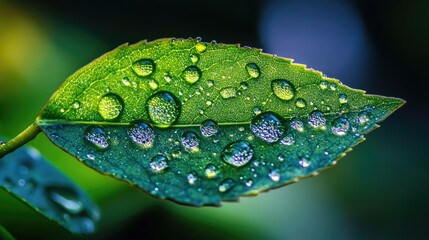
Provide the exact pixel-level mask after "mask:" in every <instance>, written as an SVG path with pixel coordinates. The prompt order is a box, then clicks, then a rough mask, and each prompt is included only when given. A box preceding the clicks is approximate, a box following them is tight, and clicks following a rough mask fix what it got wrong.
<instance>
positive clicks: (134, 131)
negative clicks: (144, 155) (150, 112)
mask: <svg viewBox="0 0 429 240" xmlns="http://www.w3.org/2000/svg"><path fill="white" fill-rule="evenodd" d="M128 136H129V137H130V139H131V140H132V141H133V142H134V143H135V144H137V146H139V147H141V148H150V147H152V145H153V142H154V141H155V131H154V130H153V128H152V127H151V126H150V124H149V123H147V122H145V121H143V120H140V121H137V122H135V123H133V124H132V125H131V127H130V128H129V129H128Z"/></svg>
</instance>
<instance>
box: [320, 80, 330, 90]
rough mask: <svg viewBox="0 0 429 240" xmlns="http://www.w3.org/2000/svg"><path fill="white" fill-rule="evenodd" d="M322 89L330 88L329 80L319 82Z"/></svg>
mask: <svg viewBox="0 0 429 240" xmlns="http://www.w3.org/2000/svg"><path fill="white" fill-rule="evenodd" d="M319 87H320V89H322V90H326V89H327V88H328V82H327V81H321V82H320V84H319Z"/></svg>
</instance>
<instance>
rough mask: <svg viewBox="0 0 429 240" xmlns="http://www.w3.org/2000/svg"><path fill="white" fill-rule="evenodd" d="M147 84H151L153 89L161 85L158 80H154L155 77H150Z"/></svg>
mask: <svg viewBox="0 0 429 240" xmlns="http://www.w3.org/2000/svg"><path fill="white" fill-rule="evenodd" d="M147 84H148V85H149V87H150V89H152V90H156V89H158V87H159V85H158V82H157V81H155V80H153V79H149V80H148V81H147Z"/></svg>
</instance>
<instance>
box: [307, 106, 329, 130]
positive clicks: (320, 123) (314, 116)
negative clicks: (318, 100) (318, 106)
mask: <svg viewBox="0 0 429 240" xmlns="http://www.w3.org/2000/svg"><path fill="white" fill-rule="evenodd" d="M308 124H310V126H312V127H314V128H323V127H324V126H325V125H326V118H325V115H324V114H323V113H322V112H321V111H317V110H316V111H313V112H312V113H310V116H308Z"/></svg>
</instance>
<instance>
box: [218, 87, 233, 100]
mask: <svg viewBox="0 0 429 240" xmlns="http://www.w3.org/2000/svg"><path fill="white" fill-rule="evenodd" d="M219 93H220V96H221V97H222V98H224V99H228V98H233V97H236V96H237V90H236V89H235V88H233V87H226V88H222V89H221V90H220V91H219Z"/></svg>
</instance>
